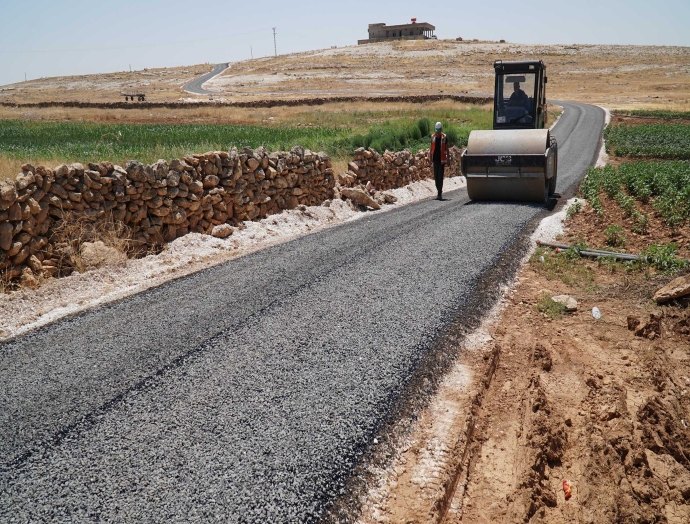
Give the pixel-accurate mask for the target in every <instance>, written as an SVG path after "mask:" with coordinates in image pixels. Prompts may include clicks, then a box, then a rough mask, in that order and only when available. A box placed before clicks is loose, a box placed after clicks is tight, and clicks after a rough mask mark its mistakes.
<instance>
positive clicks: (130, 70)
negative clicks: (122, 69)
mask: <svg viewBox="0 0 690 524" xmlns="http://www.w3.org/2000/svg"><path fill="white" fill-rule="evenodd" d="M129 72H130V73H131V72H132V64H129Z"/></svg>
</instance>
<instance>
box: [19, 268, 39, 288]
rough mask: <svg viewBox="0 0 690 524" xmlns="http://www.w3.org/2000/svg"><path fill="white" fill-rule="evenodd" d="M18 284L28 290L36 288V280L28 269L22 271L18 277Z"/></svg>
mask: <svg viewBox="0 0 690 524" xmlns="http://www.w3.org/2000/svg"><path fill="white" fill-rule="evenodd" d="M19 283H20V284H21V285H22V286H24V287H26V288H29V289H36V288H37V287H38V279H37V278H36V277H35V276H34V274H33V272H32V271H31V269H29V268H28V267H25V268H24V269H22V273H21V276H20V277H19Z"/></svg>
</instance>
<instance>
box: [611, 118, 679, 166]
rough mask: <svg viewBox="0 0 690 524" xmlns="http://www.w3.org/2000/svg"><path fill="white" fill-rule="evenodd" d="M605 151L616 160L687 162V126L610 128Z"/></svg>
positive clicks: (653, 125)
mask: <svg viewBox="0 0 690 524" xmlns="http://www.w3.org/2000/svg"><path fill="white" fill-rule="evenodd" d="M604 138H605V139H606V151H607V153H609V154H615V155H616V156H619V157H631V158H657V159H690V125H685V124H646V125H640V126H628V125H625V124H620V125H614V126H609V127H607V128H606V129H605V130H604Z"/></svg>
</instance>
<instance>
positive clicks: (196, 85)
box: [182, 62, 230, 95]
mask: <svg viewBox="0 0 690 524" xmlns="http://www.w3.org/2000/svg"><path fill="white" fill-rule="evenodd" d="M229 65H230V64H228V63H227V62H226V63H224V64H216V65H214V66H213V70H212V71H211V72H210V73H206V74H205V75H201V76H200V77H199V78H195V79H194V80H191V81H190V82H187V83H186V84H185V85H183V86H182V89H183V90H185V91H187V92H188V93H192V94H193V95H217V94H219V93H216V92H215V91H207V90H206V89H204V88H203V87H202V86H203V85H204V84H205V83H206V82H208V81H209V80H211V79H212V78H213V77H215V76H218V75H219V74H221V73H222V72H223V71H225V70H226V69H227V68H228V66H229Z"/></svg>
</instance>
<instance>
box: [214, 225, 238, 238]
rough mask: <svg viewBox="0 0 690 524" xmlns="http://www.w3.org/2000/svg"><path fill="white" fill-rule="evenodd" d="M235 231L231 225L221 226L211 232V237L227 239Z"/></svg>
mask: <svg viewBox="0 0 690 524" xmlns="http://www.w3.org/2000/svg"><path fill="white" fill-rule="evenodd" d="M234 231H235V229H234V228H233V227H232V226H231V225H229V224H219V225H217V226H215V227H214V228H213V229H212V230H211V236H214V237H216V238H227V237H229V236H230V235H232V233H233V232H234Z"/></svg>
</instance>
